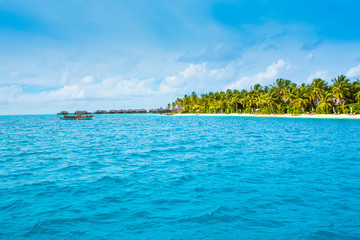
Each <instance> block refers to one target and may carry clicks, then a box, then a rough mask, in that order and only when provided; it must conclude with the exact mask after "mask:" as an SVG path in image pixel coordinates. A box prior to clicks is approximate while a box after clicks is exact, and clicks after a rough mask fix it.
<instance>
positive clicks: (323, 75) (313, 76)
mask: <svg viewBox="0 0 360 240" xmlns="http://www.w3.org/2000/svg"><path fill="white" fill-rule="evenodd" d="M327 74H328V72H327V71H317V72H315V73H313V74H310V75H309V76H308V78H307V79H306V82H307V83H311V82H312V80H314V79H316V78H321V79H323V80H324V79H326V78H327Z"/></svg>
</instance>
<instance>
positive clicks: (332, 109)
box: [168, 75, 360, 114]
mask: <svg viewBox="0 0 360 240" xmlns="http://www.w3.org/2000/svg"><path fill="white" fill-rule="evenodd" d="M171 107H172V108H179V109H182V111H181V113H262V114H302V113H316V114H325V113H326V114H329V113H343V114H348V113H357V114H360V81H359V80H356V81H354V82H351V81H350V80H349V79H348V78H347V77H346V76H344V75H340V76H338V77H336V78H334V79H332V80H331V84H328V83H327V82H325V81H324V80H322V79H320V78H317V79H314V80H313V81H312V83H311V84H301V85H298V84H296V83H294V82H292V81H290V80H287V79H283V78H280V79H277V80H276V81H275V82H274V83H273V84H272V85H270V86H262V85H260V84H255V85H254V86H252V87H251V89H250V90H249V91H248V90H245V89H243V90H241V91H239V90H230V89H228V90H226V91H225V92H223V91H221V92H209V93H207V94H201V95H200V96H198V95H197V94H196V93H195V92H193V93H192V94H191V95H185V96H184V97H183V98H177V99H176V100H175V101H174V102H173V103H171V104H170V103H169V104H168V108H171Z"/></svg>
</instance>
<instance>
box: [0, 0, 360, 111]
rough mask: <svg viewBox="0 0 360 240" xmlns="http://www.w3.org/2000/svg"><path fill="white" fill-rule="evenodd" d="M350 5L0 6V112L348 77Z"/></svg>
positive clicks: (356, 50) (160, 102) (358, 27)
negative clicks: (287, 80) (281, 80)
mask: <svg viewBox="0 0 360 240" xmlns="http://www.w3.org/2000/svg"><path fill="white" fill-rule="evenodd" d="M358 9H360V1H356V0H353V1H350V0H342V1H339V0H328V1H309V0H303V1H296V2H295V1H283V0H271V1H270V0H251V1H250V0H246V1H245V0H239V1H235V0H227V1H217V0H206V1H205V0H198V1H187V0H183V1H165V0H153V1H144V0H143V1H140V0H132V1H121V0H117V1H115V0H112V1H110V0H109V1H106V0H104V1H96V0H87V1H84V0H75V1H74V0H71V1H66V0H64V1H36V0H28V1H20V0H11V1H10V0H9V1H8V0H2V1H0V52H1V55H0V114H23V113H24V114H30V113H56V112H58V111H61V110H68V111H75V110H80V109H86V110H91V111H94V110H96V109H107V110H110V109H123V108H125V109H127V108H155V107H160V106H165V105H166V104H167V103H168V102H171V101H173V100H174V99H176V97H181V96H183V95H184V94H189V93H191V92H192V91H196V92H197V93H199V94H201V93H206V92H208V91H221V90H226V89H227V88H231V89H234V88H237V89H243V88H245V89H248V88H250V86H251V85H253V84H255V83H260V84H271V83H273V82H274V81H275V80H276V78H279V77H283V78H287V79H290V80H292V81H294V82H296V83H307V82H310V81H311V80H312V79H313V78H317V77H320V78H322V79H324V80H326V81H329V82H330V81H331V79H332V78H334V77H336V76H337V75H339V74H347V75H348V76H349V78H350V79H351V80H356V79H357V78H360V24H359V23H360V20H359V17H358Z"/></svg>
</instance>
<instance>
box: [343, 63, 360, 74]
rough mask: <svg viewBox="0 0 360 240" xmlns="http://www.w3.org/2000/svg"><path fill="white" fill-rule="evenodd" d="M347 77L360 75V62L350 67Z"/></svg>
mask: <svg viewBox="0 0 360 240" xmlns="http://www.w3.org/2000/svg"><path fill="white" fill-rule="evenodd" d="M346 76H347V77H357V76H360V64H359V65H357V66H356V67H353V68H350V69H349V71H348V72H347V73H346Z"/></svg>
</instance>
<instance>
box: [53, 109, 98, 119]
mask: <svg viewBox="0 0 360 240" xmlns="http://www.w3.org/2000/svg"><path fill="white" fill-rule="evenodd" d="M56 116H57V118H58V119H61V120H91V119H93V117H94V114H93V113H90V112H86V111H76V112H75V113H68V112H66V111H62V112H60V113H58V114H57V115H56Z"/></svg>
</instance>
